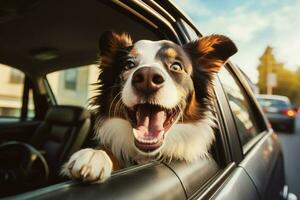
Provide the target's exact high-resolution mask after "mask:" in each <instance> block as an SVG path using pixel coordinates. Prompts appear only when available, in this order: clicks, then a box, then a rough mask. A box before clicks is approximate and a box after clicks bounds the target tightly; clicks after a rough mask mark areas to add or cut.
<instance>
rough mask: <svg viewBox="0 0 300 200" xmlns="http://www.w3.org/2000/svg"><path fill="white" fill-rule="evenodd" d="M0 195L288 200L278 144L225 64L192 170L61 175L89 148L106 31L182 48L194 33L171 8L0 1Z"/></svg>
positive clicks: (175, 166) (164, 166)
mask: <svg viewBox="0 0 300 200" xmlns="http://www.w3.org/2000/svg"><path fill="white" fill-rule="evenodd" d="M2 7H3V8H4V9H2V10H1V15H0V63H1V65H0V74H1V79H0V82H1V88H0V108H1V109H0V188H1V190H0V197H5V198H7V199H74V200H75V199H99V198H102V199H230V200H234V199H243V200H248V199H249V200H252V199H291V197H295V196H294V195H293V194H292V193H291V192H290V191H289V190H288V186H287V183H286V180H285V174H284V161H283V152H282V149H281V145H280V142H279V139H278V137H277V135H276V133H275V132H274V131H273V129H272V128H271V127H270V126H269V124H268V121H267V119H266V117H265V114H264V113H263V111H262V109H261V108H260V106H259V104H258V102H257V100H256V98H255V96H254V95H253V93H252V91H251V88H250V87H249V85H248V83H247V80H245V78H244V76H243V75H242V73H241V71H240V70H239V68H238V67H237V66H235V65H234V64H233V63H232V62H231V61H228V62H227V64H226V65H225V66H224V67H223V69H222V70H221V71H220V72H219V74H218V75H217V77H216V80H215V82H214V91H212V95H213V96H214V107H213V108H212V109H213V110H214V113H215V118H216V121H217V128H216V130H215V135H216V141H215V142H214V144H213V146H212V148H211V150H210V153H209V154H208V155H207V157H203V158H202V159H199V160H197V161H195V162H192V163H185V162H182V161H171V162H168V161H163V162H158V161H153V162H149V163H145V164H137V165H134V166H131V167H129V168H124V169H121V170H118V171H116V172H114V173H113V174H112V177H111V178H110V179H109V180H107V181H105V182H104V183H100V184H85V183H82V182H81V181H78V180H68V179H66V178H64V177H61V176H60V175H59V171H60V167H61V165H62V164H63V163H64V162H65V161H66V160H67V159H68V157H69V156H70V155H71V154H72V153H73V152H75V151H77V150H79V149H81V148H86V147H91V148H93V147H95V143H94V140H93V131H94V129H93V128H92V127H93V123H94V118H95V116H94V115H93V113H90V112H89V109H90V108H89V107H88V106H87V104H86V102H87V99H89V98H90V97H92V96H93V94H94V93H93V92H95V91H94V90H93V89H94V86H93V85H92V83H95V82H96V81H97V74H98V73H99V71H98V68H97V64H95V63H97V59H98V39H99V36H100V35H101V33H103V32H104V31H107V30H115V31H119V32H122V31H125V32H129V33H130V34H131V35H132V37H133V38H134V40H139V39H151V40H160V39H168V40H171V41H173V42H175V43H177V44H179V45H183V44H185V43H187V42H189V41H193V40H195V39H196V38H198V37H201V33H200V31H199V30H198V29H197V28H196V27H195V25H193V23H192V22H191V21H190V20H189V19H188V17H186V15H184V14H183V13H182V12H181V11H180V9H179V8H177V7H176V6H175V5H174V4H173V3H172V2H170V1H158V0H153V1H141V0H137V1H123V0H121V1H97V0H87V1H71V0H64V1H58V0H51V1H50V0H45V1H38V0H32V1H13V2H11V3H9V4H8V3H7V2H6V1H1V2H0V8H2Z"/></svg>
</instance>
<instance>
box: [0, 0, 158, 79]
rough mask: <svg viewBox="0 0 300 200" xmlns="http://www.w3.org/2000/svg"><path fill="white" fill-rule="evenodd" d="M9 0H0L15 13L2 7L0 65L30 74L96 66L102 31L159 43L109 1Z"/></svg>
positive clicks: (1, 4) (152, 32)
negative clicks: (89, 65) (3, 9)
mask: <svg viewBox="0 0 300 200" xmlns="http://www.w3.org/2000/svg"><path fill="white" fill-rule="evenodd" d="M5 2H6V1H4V2H2V1H0V8H2V7H4V8H6V7H7V6H9V9H7V10H12V11H11V13H10V12H7V13H2V10H1V9H0V44H1V46H0V64H4V65H8V66H11V67H15V68H18V69H20V70H21V71H23V72H26V73H27V74H29V75H34V74H40V75H44V74H46V73H49V72H52V71H56V70H60V69H65V68H70V67H79V66H82V65H87V64H93V63H97V59H98V54H99V50H98V40H99V37H100V35H101V34H102V33H103V32H104V31H108V30H113V31H116V32H128V33H130V34H131V36H132V38H133V40H134V41H136V40H140V39H151V40H157V39H161V38H159V36H158V35H157V32H154V31H153V30H152V29H149V28H145V26H144V24H141V23H138V22H137V21H134V20H132V19H131V16H128V15H125V14H123V13H122V12H117V11H116V9H113V8H112V7H111V6H112V5H111V3H105V2H106V1H103V2H102V1H97V0H91V1H72V0H65V1H59V0H44V1H41V0H33V1H13V2H14V3H12V5H10V4H9V5H7V4H6V3H5ZM18 2H19V3H18ZM108 4H109V5H108ZM106 19H109V20H106ZM131 30H134V31H131Z"/></svg>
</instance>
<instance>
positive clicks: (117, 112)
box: [93, 32, 237, 154]
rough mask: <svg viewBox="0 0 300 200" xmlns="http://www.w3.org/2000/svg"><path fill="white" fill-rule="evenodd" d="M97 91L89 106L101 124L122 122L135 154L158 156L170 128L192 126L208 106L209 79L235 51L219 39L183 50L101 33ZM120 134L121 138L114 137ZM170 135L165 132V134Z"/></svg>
mask: <svg viewBox="0 0 300 200" xmlns="http://www.w3.org/2000/svg"><path fill="white" fill-rule="evenodd" d="M99 46H100V51H101V55H100V56H101V60H100V61H101V64H100V70H101V73H100V76H99V81H100V83H99V91H100V94H99V95H97V96H96V97H95V98H94V100H93V104H94V105H97V106H100V107H99V108H97V112H96V114H97V115H98V116H100V117H101V119H107V120H109V119H110V118H112V117H118V118H123V119H126V120H128V121H129V122H130V124H131V126H132V134H133V136H134V144H135V147H136V149H137V150H138V151H139V152H141V153H144V154H151V153H153V152H157V151H159V149H160V148H161V147H162V146H163V144H164V140H165V137H166V135H167V134H168V131H169V130H170V129H172V126H174V124H176V123H193V122H197V121H199V120H201V119H202V118H203V117H205V115H204V113H205V111H207V109H208V108H209V107H210V106H211V88H212V80H213V77H214V75H215V74H216V73H217V72H218V71H219V69H220V67H221V66H222V65H224V63H225V62H226V61H227V59H228V58H229V57H230V56H232V55H233V54H234V53H236V52H237V48H236V46H235V45H234V43H233V42H232V41H231V40H230V39H229V38H227V37H225V36H222V35H211V36H207V37H202V38H199V39H198V40H196V41H194V42H190V43H188V44H186V45H184V46H179V45H177V44H175V43H173V42H171V41H167V40H161V41H149V40H140V41H138V42H136V43H132V40H131V38H130V36H129V35H128V34H125V33H123V34H116V33H113V32H106V33H105V34H103V35H102V37H101V38H100V42H99ZM120 134H121V133H120ZM170 134H171V133H170Z"/></svg>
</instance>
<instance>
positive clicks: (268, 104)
mask: <svg viewBox="0 0 300 200" xmlns="http://www.w3.org/2000/svg"><path fill="white" fill-rule="evenodd" d="M257 100H258V102H259V104H260V105H261V107H262V109H263V110H264V112H265V113H266V116H267V118H268V119H269V121H270V123H271V124H272V126H273V127H274V128H281V129H284V130H288V131H290V132H294V129H295V117H296V113H297V112H296V111H295V110H294V109H293V106H292V104H291V102H290V100H289V99H288V97H285V96H279V95H259V96H257Z"/></svg>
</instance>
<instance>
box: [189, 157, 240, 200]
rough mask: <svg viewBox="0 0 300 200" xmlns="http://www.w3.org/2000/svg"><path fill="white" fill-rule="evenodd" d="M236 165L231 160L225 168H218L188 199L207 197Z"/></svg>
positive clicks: (218, 186) (220, 184) (228, 175)
mask: <svg viewBox="0 0 300 200" xmlns="http://www.w3.org/2000/svg"><path fill="white" fill-rule="evenodd" d="M236 167H237V165H236V163H235V162H231V163H230V164H228V165H227V166H226V167H225V168H223V169H220V170H219V171H218V172H217V173H216V174H215V175H214V176H212V177H211V178H210V179H209V180H208V181H207V182H206V183H205V184H204V185H202V186H201V187H200V188H199V189H198V190H197V191H196V192H195V193H194V194H193V195H192V196H190V197H189V198H188V199H189V200H192V199H209V198H210V197H211V196H212V194H214V193H215V192H216V191H217V190H218V189H219V188H220V186H222V184H223V183H224V182H225V181H226V179H227V178H228V177H230V175H231V174H232V172H233V171H234V170H235V169H236Z"/></svg>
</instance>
